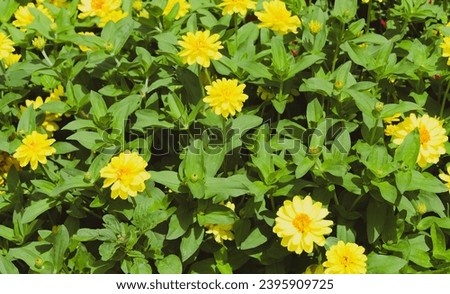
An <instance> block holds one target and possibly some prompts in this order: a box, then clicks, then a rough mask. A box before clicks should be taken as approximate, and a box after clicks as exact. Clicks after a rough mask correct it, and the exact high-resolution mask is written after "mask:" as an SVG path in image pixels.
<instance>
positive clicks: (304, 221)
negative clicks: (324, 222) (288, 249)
mask: <svg viewBox="0 0 450 294" xmlns="http://www.w3.org/2000/svg"><path fill="white" fill-rule="evenodd" d="M292 224H293V225H294V227H295V228H297V230H298V231H299V232H300V233H304V232H306V231H308V229H309V225H310V224H311V218H310V217H309V216H308V215H307V214H304V213H300V214H298V215H297V216H296V217H295V218H294V219H293V220H292Z"/></svg>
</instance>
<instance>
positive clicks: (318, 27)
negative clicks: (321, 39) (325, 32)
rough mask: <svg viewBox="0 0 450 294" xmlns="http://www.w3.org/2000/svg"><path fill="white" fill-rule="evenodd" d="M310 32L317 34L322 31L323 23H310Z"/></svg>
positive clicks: (313, 21)
mask: <svg viewBox="0 0 450 294" xmlns="http://www.w3.org/2000/svg"><path fill="white" fill-rule="evenodd" d="M308 27H309V30H310V31H311V33H312V34H314V35H315V34H317V33H319V32H320V31H321V30H322V23H321V22H320V21H317V20H312V21H310V22H309V23H308Z"/></svg>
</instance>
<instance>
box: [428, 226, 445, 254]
mask: <svg viewBox="0 0 450 294" xmlns="http://www.w3.org/2000/svg"><path fill="white" fill-rule="evenodd" d="M430 234H431V241H432V242H433V257H435V258H438V259H440V257H441V256H442V255H443V254H445V251H446V241H445V235H444V232H442V230H441V228H439V227H438V226H437V225H436V224H432V225H431V230H430Z"/></svg>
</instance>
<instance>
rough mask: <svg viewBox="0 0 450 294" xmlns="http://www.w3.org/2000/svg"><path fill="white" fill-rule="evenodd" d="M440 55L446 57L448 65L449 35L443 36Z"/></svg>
mask: <svg viewBox="0 0 450 294" xmlns="http://www.w3.org/2000/svg"><path fill="white" fill-rule="evenodd" d="M439 47H441V48H442V57H448V60H447V65H450V37H445V38H444V40H443V42H442V43H441V45H440V46H439Z"/></svg>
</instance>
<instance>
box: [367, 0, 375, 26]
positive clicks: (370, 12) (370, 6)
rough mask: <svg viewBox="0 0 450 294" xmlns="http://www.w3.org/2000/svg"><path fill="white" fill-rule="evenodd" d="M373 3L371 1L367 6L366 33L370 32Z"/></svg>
mask: <svg viewBox="0 0 450 294" xmlns="http://www.w3.org/2000/svg"><path fill="white" fill-rule="evenodd" d="M372 1H373V0H370V1H369V4H368V6H367V18H366V33H368V32H369V30H370V22H371V21H372Z"/></svg>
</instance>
